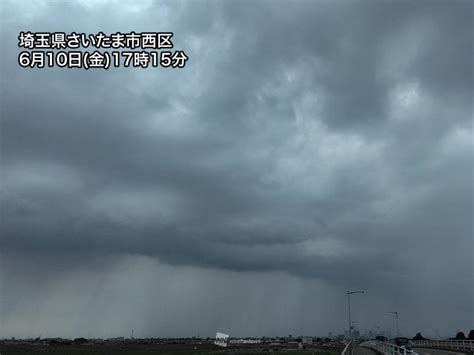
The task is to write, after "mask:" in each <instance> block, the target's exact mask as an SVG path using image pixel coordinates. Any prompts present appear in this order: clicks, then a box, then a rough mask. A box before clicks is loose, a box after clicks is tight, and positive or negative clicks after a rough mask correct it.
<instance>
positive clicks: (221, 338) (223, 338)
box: [214, 332, 229, 348]
mask: <svg viewBox="0 0 474 355" xmlns="http://www.w3.org/2000/svg"><path fill="white" fill-rule="evenodd" d="M228 343H229V334H224V333H219V332H217V334H216V340H215V341H214V344H215V345H218V346H222V347H224V348H226V347H227V344H228Z"/></svg>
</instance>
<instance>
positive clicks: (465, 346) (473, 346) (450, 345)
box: [413, 339, 474, 351]
mask: <svg viewBox="0 0 474 355" xmlns="http://www.w3.org/2000/svg"><path fill="white" fill-rule="evenodd" d="M413 344H414V345H415V346H419V347H421V348H442V349H453V350H471V351H472V350H474V340H455V339H452V340H451V339H450V340H414V341H413Z"/></svg>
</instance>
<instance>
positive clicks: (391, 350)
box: [360, 340, 418, 355]
mask: <svg viewBox="0 0 474 355" xmlns="http://www.w3.org/2000/svg"><path fill="white" fill-rule="evenodd" d="M360 346H365V347H366V348H371V349H374V350H375V351H378V352H380V353H382V354H387V355H395V354H397V355H400V354H403V355H418V353H417V352H416V351H413V350H409V349H407V348H405V347H404V346H398V345H395V344H392V343H387V342H385V341H379V340H370V341H365V342H363V343H361V344H360Z"/></svg>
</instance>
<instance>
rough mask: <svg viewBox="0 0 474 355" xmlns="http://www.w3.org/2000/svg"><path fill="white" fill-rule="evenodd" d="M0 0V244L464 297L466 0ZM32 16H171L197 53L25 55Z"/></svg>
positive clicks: (468, 156)
mask: <svg viewBox="0 0 474 355" xmlns="http://www.w3.org/2000/svg"><path fill="white" fill-rule="evenodd" d="M2 6H3V7H4V11H3V15H2V38H1V39H2V49H3V53H4V54H3V59H2V61H3V62H2V87H1V89H2V122H1V123H2V126H1V129H2V131H1V147H2V150H1V153H2V160H1V164H2V190H1V200H2V202H1V218H2V225H1V236H2V237H1V240H0V242H1V246H2V252H3V253H4V255H6V256H8V255H10V254H12V255H13V254H15V253H20V254H23V255H30V254H32V253H33V254H34V253H44V254H45V255H61V254H62V253H72V254H73V255H76V257H77V258H78V260H82V259H81V257H80V255H89V254H90V253H92V254H93V255H104V256H108V255H110V254H114V255H115V254H117V255H123V254H135V255H144V256H151V257H153V258H158V260H161V261H163V262H166V263H168V264H171V265H186V266H191V267H205V268H210V269H212V268H216V269H221V270H233V271H258V272H286V273H290V274H292V275H296V276H303V277H309V278H320V279H322V280H324V281H325V282H328V283H330V284H334V285H337V286H338V287H348V286H351V285H353V283H354V279H357V280H358V281H357V283H359V284H362V285H364V287H372V289H378V291H377V292H378V293H379V295H380V297H381V298H382V299H383V298H384V297H388V296H387V295H391V296H390V297H391V298H393V297H395V298H396V297H397V294H398V297H400V298H401V299H403V300H407V299H412V298H413V294H415V295H420V294H422V293H423V291H424V290H423V287H420V286H419V285H418V284H417V281H416V280H425V281H423V282H426V287H427V288H428V289H435V288H437V286H436V285H437V279H433V278H432V277H431V276H432V275H433V274H436V275H437V276H438V277H439V278H442V279H445V280H446V279H448V280H450V282H453V284H455V285H462V284H464V285H469V284H470V285H471V287H470V289H469V290H467V294H468V295H467V296H469V295H471V296H472V291H473V290H472V236H473V230H472V227H473V226H472V215H473V206H472V196H473V189H472V178H473V174H472V173H473V171H472V148H473V147H472V102H471V100H472V81H473V78H472V74H473V73H472V70H473V69H472V49H473V48H472V23H473V22H472V21H473V19H472V10H473V9H472V6H473V5H472V2H469V1H451V2H447V1H431V2H428V1H417V2H415V1H403V2H388V1H383V2H373V1H355V2H342V1H340V2H333V1H331V2H329V1H317V2H305V1H302V2H297V3H291V4H290V3H284V2H279V1H276V2H275V1H272V2H270V1H258V2H255V3H252V4H250V3H248V4H244V3H239V2H232V3H231V2H217V1H216V2H199V3H198V2H179V3H177V2H152V3H145V2H143V3H140V4H139V5H136V4H125V5H124V4H121V3H88V2H77V3H70V2H45V3H38V4H36V5H35V6H34V7H33V8H30V7H29V6H28V4H27V3H20V4H18V3H17V2H15V3H13V2H11V3H6V4H4V5H2ZM105 14H107V16H105ZM25 30H32V31H44V30H49V31H66V32H68V31H83V32H97V31H100V30H102V31H104V32H114V31H122V32H127V31H132V30H135V31H145V30H147V31H150V30H166V31H173V32H174V33H175V36H174V41H175V45H176V46H177V47H178V48H183V49H185V50H186V52H187V53H188V55H189V56H190V61H189V64H188V66H187V67H186V68H185V69H183V70H162V69H149V70H137V69H136V70H126V69H115V70H111V71H109V72H93V71H87V72H86V71H74V70H55V69H44V70H25V69H20V68H18V66H17V64H16V56H17V54H18V49H17V48H16V36H17V34H18V32H19V31H25ZM446 250H450V252H449V253H446ZM15 255H16V254H15ZM25 258H26V257H25ZM47 259H48V260H49V259H50V258H47ZM52 259H54V257H52ZM7 260H10V259H9V257H7ZM53 273H54V272H53ZM387 280H390V282H388V281H387ZM394 283H395V284H398V285H400V287H395V289H394V286H393V284H394ZM403 287H411V288H412V290H413V292H412V294H411V295H410V294H409V293H405V291H402V290H400V288H403ZM397 290H398V291H397ZM394 292H397V294H394ZM440 292H441V291H440ZM442 293H443V295H444V296H446V295H448V296H453V295H454V291H453V289H445V290H442ZM444 296H439V297H440V298H437V297H438V296H433V303H432V304H433V305H438V306H439V305H441V304H442V301H441V300H442V299H443V297H444ZM446 297H447V296H446ZM453 297H454V296H453ZM415 298H416V296H415ZM468 299H469V297H467V298H462V300H461V304H462V305H463V306H462V307H461V310H459V311H456V312H457V313H456V312H455V313H454V314H453V315H452V319H458V321H459V322H462V324H467V323H468V322H470V321H472V319H471V320H470V318H469V316H468V315H467V316H466V314H468V313H466V312H465V310H466V309H467V310H469V307H471V311H472V304H469V301H468ZM446 314H449V313H446ZM447 317H449V315H447V316H446V317H445V318H444V320H445V321H446V324H450V325H452V324H453V322H454V321H452V320H451V321H448V320H447V319H446V318H447Z"/></svg>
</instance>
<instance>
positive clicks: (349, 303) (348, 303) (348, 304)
mask: <svg viewBox="0 0 474 355" xmlns="http://www.w3.org/2000/svg"><path fill="white" fill-rule="evenodd" d="M354 293H365V291H361V290H358V291H347V308H348V310H349V339H350V340H352V321H351V295H353V294H354Z"/></svg>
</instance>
